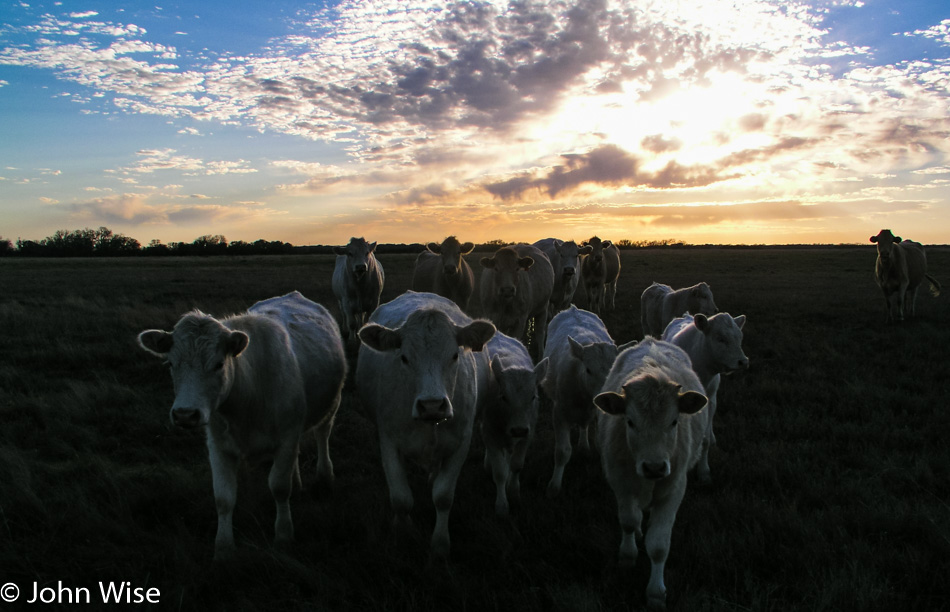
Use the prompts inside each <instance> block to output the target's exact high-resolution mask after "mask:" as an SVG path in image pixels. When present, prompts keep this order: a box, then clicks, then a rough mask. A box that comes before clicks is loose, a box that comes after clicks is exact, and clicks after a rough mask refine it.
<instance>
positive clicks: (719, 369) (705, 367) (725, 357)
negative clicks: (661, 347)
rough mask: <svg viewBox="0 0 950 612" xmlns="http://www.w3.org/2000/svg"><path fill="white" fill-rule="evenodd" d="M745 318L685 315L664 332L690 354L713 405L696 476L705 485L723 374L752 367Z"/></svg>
mask: <svg viewBox="0 0 950 612" xmlns="http://www.w3.org/2000/svg"><path fill="white" fill-rule="evenodd" d="M744 325H745V315H739V316H738V317H735V318H733V317H732V316H731V315H730V314H729V313H728V312H721V313H719V314H717V315H713V316H711V317H708V318H707V317H706V316H705V315H702V314H697V315H696V316H693V315H684V316H682V317H679V318H677V319H674V320H673V321H672V322H671V323H670V324H669V325H668V326H667V328H666V330H665V331H664V332H663V340H665V341H667V342H669V343H671V344H674V345H676V346H678V347H680V348H681V349H683V350H684V351H686V354H687V355H689V359H690V361H691V362H692V364H693V371H694V372H696V375H697V376H699V381H700V382H701V383H702V384H703V388H704V389H705V394H706V398H707V399H708V400H709V406H708V407H707V408H706V411H707V412H708V413H709V429H708V430H707V431H706V443H705V444H704V445H703V453H702V456H701V457H700V460H699V464H698V465H697V466H696V473H697V476H699V479H700V481H701V482H704V483H708V482H709V481H710V475H709V447H710V446H712V445H713V444H715V443H716V434H715V433H714V432H713V418H714V417H715V416H716V406H717V404H718V400H717V397H716V396H717V395H718V393H719V382H720V378H721V377H720V375H721V374H729V373H731V372H735V371H737V370H744V369H746V368H748V367H749V358H748V357H746V354H745V353H744V352H743V351H742V327H743V326H744Z"/></svg>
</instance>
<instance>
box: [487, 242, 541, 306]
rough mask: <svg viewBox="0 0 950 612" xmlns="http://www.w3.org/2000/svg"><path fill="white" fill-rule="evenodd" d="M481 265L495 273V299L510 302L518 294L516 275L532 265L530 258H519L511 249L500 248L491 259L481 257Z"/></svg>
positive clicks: (532, 261)
mask: <svg viewBox="0 0 950 612" xmlns="http://www.w3.org/2000/svg"><path fill="white" fill-rule="evenodd" d="M481 264H482V266H483V267H485V268H489V269H491V270H494V272H495V277H494V281H495V286H494V289H495V297H496V298H497V299H500V300H503V301H511V300H513V299H514V298H515V295H517V293H518V275H519V274H520V273H521V272H526V271H527V270H529V269H530V268H531V266H533V265H534V260H533V259H532V258H530V257H521V256H520V255H518V252H517V251H515V250H514V249H513V248H511V247H502V248H500V249H498V250H497V251H495V254H494V255H492V256H491V257H482V260H481Z"/></svg>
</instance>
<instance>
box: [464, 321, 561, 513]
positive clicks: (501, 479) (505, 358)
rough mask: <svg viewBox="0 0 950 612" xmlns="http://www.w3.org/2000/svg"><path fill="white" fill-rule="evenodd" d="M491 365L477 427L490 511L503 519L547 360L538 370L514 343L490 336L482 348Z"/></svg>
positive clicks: (517, 480)
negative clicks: (491, 494)
mask: <svg viewBox="0 0 950 612" xmlns="http://www.w3.org/2000/svg"><path fill="white" fill-rule="evenodd" d="M483 352H484V353H487V356H488V358H489V359H490V364H491V376H490V377H489V380H488V385H487V388H488V391H487V393H485V394H484V396H480V397H479V402H478V404H479V413H480V415H479V416H480V421H481V423H480V426H481V431H482V439H483V440H484V442H485V468H486V469H490V470H491V473H492V478H493V480H494V481H495V489H496V495H495V512H496V514H498V515H499V516H506V515H507V514H508V498H509V497H511V500H512V501H514V502H517V501H518V499H519V497H520V492H521V470H522V468H523V467H524V460H525V455H526V454H527V452H528V447H529V446H530V445H531V441H532V439H533V438H534V433H535V425H536V424H537V421H538V403H539V401H540V400H539V398H538V386H539V384H540V382H541V380H542V379H543V378H544V375H545V373H546V372H547V367H548V360H547V358H545V359H542V360H541V361H540V363H538V365H537V366H535V365H534V363H533V362H532V361H531V356H530V355H529V354H528V351H527V349H525V347H524V345H523V344H521V342H519V341H518V340H515V339H514V338H512V337H511V336H508V335H505V334H503V333H501V332H495V335H494V336H492V339H491V340H489V341H488V344H487V345H486V346H485V350H484V351H483Z"/></svg>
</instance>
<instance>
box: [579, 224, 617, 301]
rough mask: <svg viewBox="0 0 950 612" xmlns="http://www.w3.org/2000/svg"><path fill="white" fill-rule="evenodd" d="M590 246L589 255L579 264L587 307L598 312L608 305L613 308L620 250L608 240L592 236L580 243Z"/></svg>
mask: <svg viewBox="0 0 950 612" xmlns="http://www.w3.org/2000/svg"><path fill="white" fill-rule="evenodd" d="M581 245H582V246H584V247H587V246H589V247H590V248H591V252H590V255H588V256H587V257H585V258H584V260H583V263H582V264H581V269H582V271H583V277H584V290H585V291H586V292H587V307H588V308H589V309H590V311H591V312H593V313H595V314H598V315H599V314H600V313H601V312H603V311H604V310H605V309H606V308H607V307H608V306H609V307H610V308H611V309H613V308H614V306H615V303H614V302H615V299H616V295H617V281H618V279H619V278H620V251H619V250H618V249H617V247H616V246H615V245H614V244H613V243H612V242H611V241H609V240H601V239H600V238H598V237H597V236H594V237H593V238H591V239H590V240H585V241H584V242H582V243H581Z"/></svg>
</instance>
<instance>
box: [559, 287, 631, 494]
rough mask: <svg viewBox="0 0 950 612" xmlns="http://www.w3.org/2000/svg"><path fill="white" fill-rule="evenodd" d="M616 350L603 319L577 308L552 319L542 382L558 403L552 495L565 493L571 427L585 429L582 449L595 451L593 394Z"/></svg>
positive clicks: (605, 376)
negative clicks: (592, 442) (592, 443)
mask: <svg viewBox="0 0 950 612" xmlns="http://www.w3.org/2000/svg"><path fill="white" fill-rule="evenodd" d="M617 351H618V348H617V345H616V344H615V343H614V340H613V338H611V337H610V334H609V333H607V328H606V327H605V326H604V323H603V321H601V320H600V318H599V317H598V316H597V315H595V314H594V313H592V312H588V311H586V310H580V309H578V308H577V307H576V306H574V305H573V304H572V305H571V307H570V308H568V309H567V310H563V311H561V312H559V313H558V314H557V315H555V317H554V318H553V319H551V323H550V325H549V326H548V344H547V346H546V347H545V350H544V356H545V358H546V359H548V360H549V362H550V365H549V366H548V372H547V376H546V377H545V378H544V380H543V381H542V384H543V388H544V392H545V394H546V395H547V397H548V398H550V399H551V401H552V403H553V406H552V414H553V421H554V444H555V450H554V474H553V475H552V476H551V480H550V481H549V482H548V497H555V496H556V495H557V494H558V493H560V491H561V481H562V480H563V478H564V467H565V466H566V465H567V463H568V462H569V461H570V460H571V452H572V449H571V428H572V427H576V428H579V429H580V434H579V435H578V439H577V443H578V446H579V447H580V449H581V450H582V451H589V450H590V443H589V441H588V431H589V430H588V427H589V425H590V424H591V422H592V421H593V420H594V415H595V413H596V411H597V410H596V408H595V407H594V403H593V400H594V396H595V395H597V393H598V392H599V391H600V388H601V387H602V386H603V384H604V380H605V379H606V378H607V372H609V371H610V366H611V365H612V364H613V362H614V358H616V357H617Z"/></svg>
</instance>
